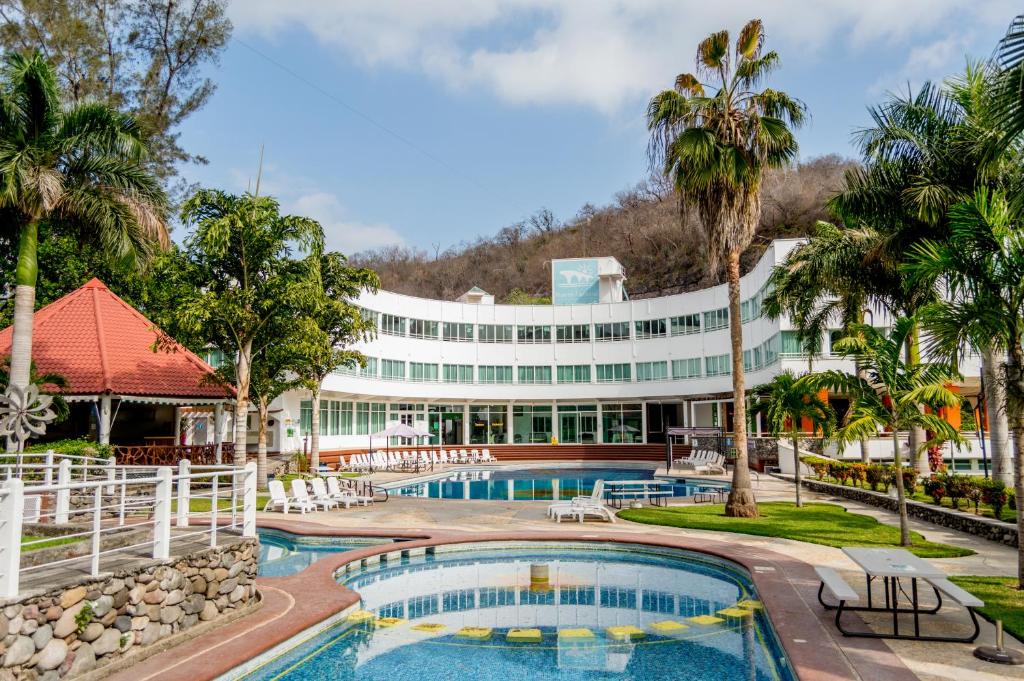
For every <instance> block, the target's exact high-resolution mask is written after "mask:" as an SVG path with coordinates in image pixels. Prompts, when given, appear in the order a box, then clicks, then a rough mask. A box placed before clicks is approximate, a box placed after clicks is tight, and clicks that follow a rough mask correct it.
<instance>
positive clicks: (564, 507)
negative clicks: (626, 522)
mask: <svg viewBox="0 0 1024 681" xmlns="http://www.w3.org/2000/svg"><path fill="white" fill-rule="evenodd" d="M588 515H590V516H597V517H599V518H602V519H604V520H608V521H609V522H612V523H614V522H615V514H614V513H612V512H611V511H610V510H609V509H608V508H607V507H606V506H605V505H604V480H597V481H596V482H594V490H593V491H592V492H591V493H590V495H589V496H578V497H573V498H572V500H570V501H557V502H555V503H553V504H551V505H550V506H548V517H550V518H554V519H555V520H556V521H557V522H561V519H562V518H563V517H566V516H570V517H574V518H576V519H577V520H579V521H580V522H581V523H582V522H583V519H584V517H585V516H588Z"/></svg>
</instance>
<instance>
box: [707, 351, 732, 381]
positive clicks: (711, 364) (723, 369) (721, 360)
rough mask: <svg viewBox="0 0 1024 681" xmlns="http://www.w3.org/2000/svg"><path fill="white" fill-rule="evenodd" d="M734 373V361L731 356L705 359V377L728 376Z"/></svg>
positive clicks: (715, 356) (716, 356)
mask: <svg viewBox="0 0 1024 681" xmlns="http://www.w3.org/2000/svg"><path fill="white" fill-rule="evenodd" d="M731 373H732V361H731V360H730V358H729V355H714V356H713V357H705V358H704V375H705V376H728V375H729V374H731Z"/></svg>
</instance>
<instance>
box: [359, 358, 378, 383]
mask: <svg viewBox="0 0 1024 681" xmlns="http://www.w3.org/2000/svg"><path fill="white" fill-rule="evenodd" d="M359 375H360V376H365V377H367V378H376V377H377V358H376V357H367V358H366V366H364V367H362V368H361V369H360V370H359Z"/></svg>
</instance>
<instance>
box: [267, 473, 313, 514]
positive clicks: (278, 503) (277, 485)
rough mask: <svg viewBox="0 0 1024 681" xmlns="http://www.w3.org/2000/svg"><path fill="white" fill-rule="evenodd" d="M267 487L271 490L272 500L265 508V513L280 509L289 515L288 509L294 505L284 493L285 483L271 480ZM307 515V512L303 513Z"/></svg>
mask: <svg viewBox="0 0 1024 681" xmlns="http://www.w3.org/2000/svg"><path fill="white" fill-rule="evenodd" d="M267 487H269V488H270V499H269V500H268V501H267V503H266V505H265V506H264V507H263V510H264V511H270V510H272V509H280V511H281V512H282V513H287V512H288V508H289V507H290V506H292V505H293V501H292V499H291V497H289V496H288V495H287V494H286V493H285V491H284V483H283V482H281V481H280V480H271V481H270V482H269V483H267ZM303 513H305V511H303Z"/></svg>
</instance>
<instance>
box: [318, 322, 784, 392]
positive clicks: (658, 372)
mask: <svg viewBox="0 0 1024 681" xmlns="http://www.w3.org/2000/svg"><path fill="white" fill-rule="evenodd" d="M787 334H789V332H783V338H784V339H788V335H787ZM793 338H794V339H795V335H793ZM793 343H795V344H796V346H797V347H798V346H799V343H798V342H796V341H795V340H794V341H793V342H791V343H790V344H791V345H792V344H793ZM778 359H779V335H778V334H776V335H774V336H772V337H771V338H769V339H768V340H766V341H765V342H764V343H762V344H761V345H759V346H757V347H756V348H752V349H750V350H744V351H743V367H744V369H745V370H746V371H757V370H758V369H763V368H765V367H767V366H771V365H772V364H774V363H775V362H776V361H778ZM702 360H703V361H702ZM407 364H408V367H407V366H406V365H407ZM378 365H379V371H378ZM634 367H635V369H636V381H638V382H644V381H667V380H669V379H673V380H682V379H687V378H701V377H702V376H724V375H727V374H730V373H732V364H731V362H730V356H729V354H724V355H714V356H711V357H704V358H701V357H691V358H688V359H674V360H672V361H671V363H669V362H668V361H667V360H663V361H654V362H636V363H635V364H634V365H631V364H629V363H614V364H597V365H594V366H591V365H589V364H570V365H563V366H556V367H554V372H552V367H551V366H550V365H546V364H536V365H524V366H516V367H514V366H512V365H493V364H482V365H479V366H476V367H474V366H473V365H472V364H441V365H438V364H436V363H432V362H408V363H407V362H405V361H403V360H397V359H381V360H379V361H378V359H377V358H376V357H367V358H366V366H364V367H362V368H359V369H352V368H345V369H340V370H338V371H337V372H336V373H338V374H341V375H350V376H352V375H358V376H363V377H365V378H381V379H384V380H391V381H411V382H416V383H437V382H441V383H520V384H549V383H552V382H557V383H593V382H595V381H596V382H597V383H631V382H632V381H633V372H632V369H633V368H634ZM670 367H671V373H670V371H669V370H670ZM474 369H475V370H476V371H475V373H476V377H475V380H474ZM592 370H593V371H592ZM513 378H514V379H515V380H513ZM552 379H554V381H553V380H552Z"/></svg>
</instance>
